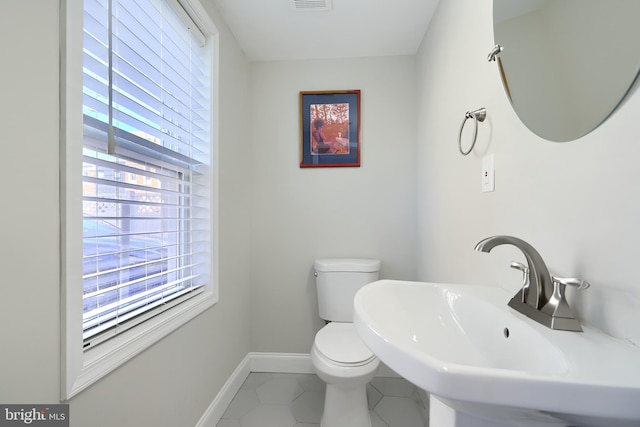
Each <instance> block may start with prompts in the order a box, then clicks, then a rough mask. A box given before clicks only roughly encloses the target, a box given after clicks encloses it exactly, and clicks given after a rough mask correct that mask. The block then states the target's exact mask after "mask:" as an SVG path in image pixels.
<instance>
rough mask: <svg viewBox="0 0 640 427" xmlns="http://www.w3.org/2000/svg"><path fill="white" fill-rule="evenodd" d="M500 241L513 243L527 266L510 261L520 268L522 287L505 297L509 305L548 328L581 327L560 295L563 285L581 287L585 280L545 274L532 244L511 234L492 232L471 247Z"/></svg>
mask: <svg viewBox="0 0 640 427" xmlns="http://www.w3.org/2000/svg"><path fill="white" fill-rule="evenodd" d="M500 245H513V246H515V247H516V248H518V249H520V251H522V253H523V254H524V257H525V258H526V260H527V266H524V265H522V264H520V263H512V264H511V266H512V267H514V268H516V269H518V270H520V271H522V272H523V274H524V275H525V280H524V283H523V285H522V288H521V289H520V290H519V291H518V293H517V294H516V295H515V296H514V297H513V298H511V301H509V304H508V305H509V307H511V308H513V309H514V310H516V311H518V312H520V313H522V314H524V315H525V316H527V317H529V318H531V319H533V320H535V321H536V322H538V323H541V324H543V325H545V326H547V327H549V328H551V329H559V330H564V331H582V327H581V326H580V322H578V320H577V319H576V318H575V315H574V314H573V312H572V311H571V308H570V307H569V304H567V300H566V299H565V296H564V288H565V287H566V286H567V285H571V286H575V287H576V288H578V289H584V288H586V287H588V286H589V284H588V283H587V282H585V281H584V280H581V279H576V278H557V277H552V276H551V274H549V269H547V265H546V264H545V263H544V261H543V260H542V257H541V256H540V254H539V253H538V251H536V250H535V249H534V248H533V246H531V245H530V244H528V243H527V242H525V241H524V240H522V239H518V238H517V237H513V236H493V237H487V238H486V239H483V240H481V241H480V242H479V243H478V244H477V245H476V247H475V249H476V250H477V251H481V252H491V250H492V249H493V248H495V247H496V246H500Z"/></svg>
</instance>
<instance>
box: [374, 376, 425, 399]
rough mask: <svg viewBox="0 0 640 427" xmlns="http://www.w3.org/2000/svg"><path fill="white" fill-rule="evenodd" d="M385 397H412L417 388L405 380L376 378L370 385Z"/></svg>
mask: <svg viewBox="0 0 640 427" xmlns="http://www.w3.org/2000/svg"><path fill="white" fill-rule="evenodd" d="M370 384H371V385H372V386H373V387H375V388H376V389H377V390H378V391H379V392H380V393H382V394H383V395H385V396H396V397H411V395H412V394H413V392H414V391H415V390H416V386H415V385H413V384H411V383H410V382H409V381H407V380H405V379H404V378H393V377H376V378H374V379H372V380H371V383H370Z"/></svg>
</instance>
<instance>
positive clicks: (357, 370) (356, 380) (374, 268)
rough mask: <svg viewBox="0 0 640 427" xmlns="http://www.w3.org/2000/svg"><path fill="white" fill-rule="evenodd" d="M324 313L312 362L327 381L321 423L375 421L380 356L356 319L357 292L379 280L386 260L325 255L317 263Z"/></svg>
mask: <svg viewBox="0 0 640 427" xmlns="http://www.w3.org/2000/svg"><path fill="white" fill-rule="evenodd" d="M314 268H315V276H316V286H317V291H318V309H319V312H320V317H321V318H322V319H324V320H326V321H327V322H328V323H327V324H326V326H324V327H323V328H322V329H320V331H318V333H317V334H316V337H315V339H314V342H313V346H312V348H311V362H312V363H313V366H314V368H315V370H316V373H317V375H318V377H320V379H321V380H323V381H324V382H325V383H326V385H327V387H326V395H325V400H324V411H323V413H322V420H321V423H320V425H321V427H346V426H348V427H371V418H370V417H369V405H368V404H367V390H366V386H367V383H368V382H369V381H371V380H372V379H373V377H375V375H376V372H377V370H378V365H379V364H380V360H379V359H378V358H377V357H376V356H375V355H374V354H373V353H372V352H371V350H369V348H367V346H366V345H365V344H364V342H362V340H361V339H360V336H359V335H358V333H357V332H356V329H355V326H354V324H353V298H354V296H355V294H356V292H357V291H358V290H359V289H360V288H361V287H363V286H364V285H366V284H367V283H370V282H374V281H376V280H378V275H379V272H380V261H379V260H372V259H319V260H316V262H315V263H314Z"/></svg>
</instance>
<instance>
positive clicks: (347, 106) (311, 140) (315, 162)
mask: <svg viewBox="0 0 640 427" xmlns="http://www.w3.org/2000/svg"><path fill="white" fill-rule="evenodd" d="M336 166H352V167H353V166H355V167H359V166H360V91H359V90H332V91H316V92H300V167H301V168H315V167H336Z"/></svg>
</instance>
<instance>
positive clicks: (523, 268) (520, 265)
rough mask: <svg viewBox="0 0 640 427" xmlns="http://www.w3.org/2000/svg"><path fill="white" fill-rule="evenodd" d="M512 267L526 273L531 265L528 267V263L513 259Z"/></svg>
mask: <svg viewBox="0 0 640 427" xmlns="http://www.w3.org/2000/svg"><path fill="white" fill-rule="evenodd" d="M510 267H511V268H513V269H516V270H520V271H522V272H523V273H524V274H527V273H529V267H527V266H526V265H524V264H523V263H521V262H517V261H512V262H511V265H510Z"/></svg>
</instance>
